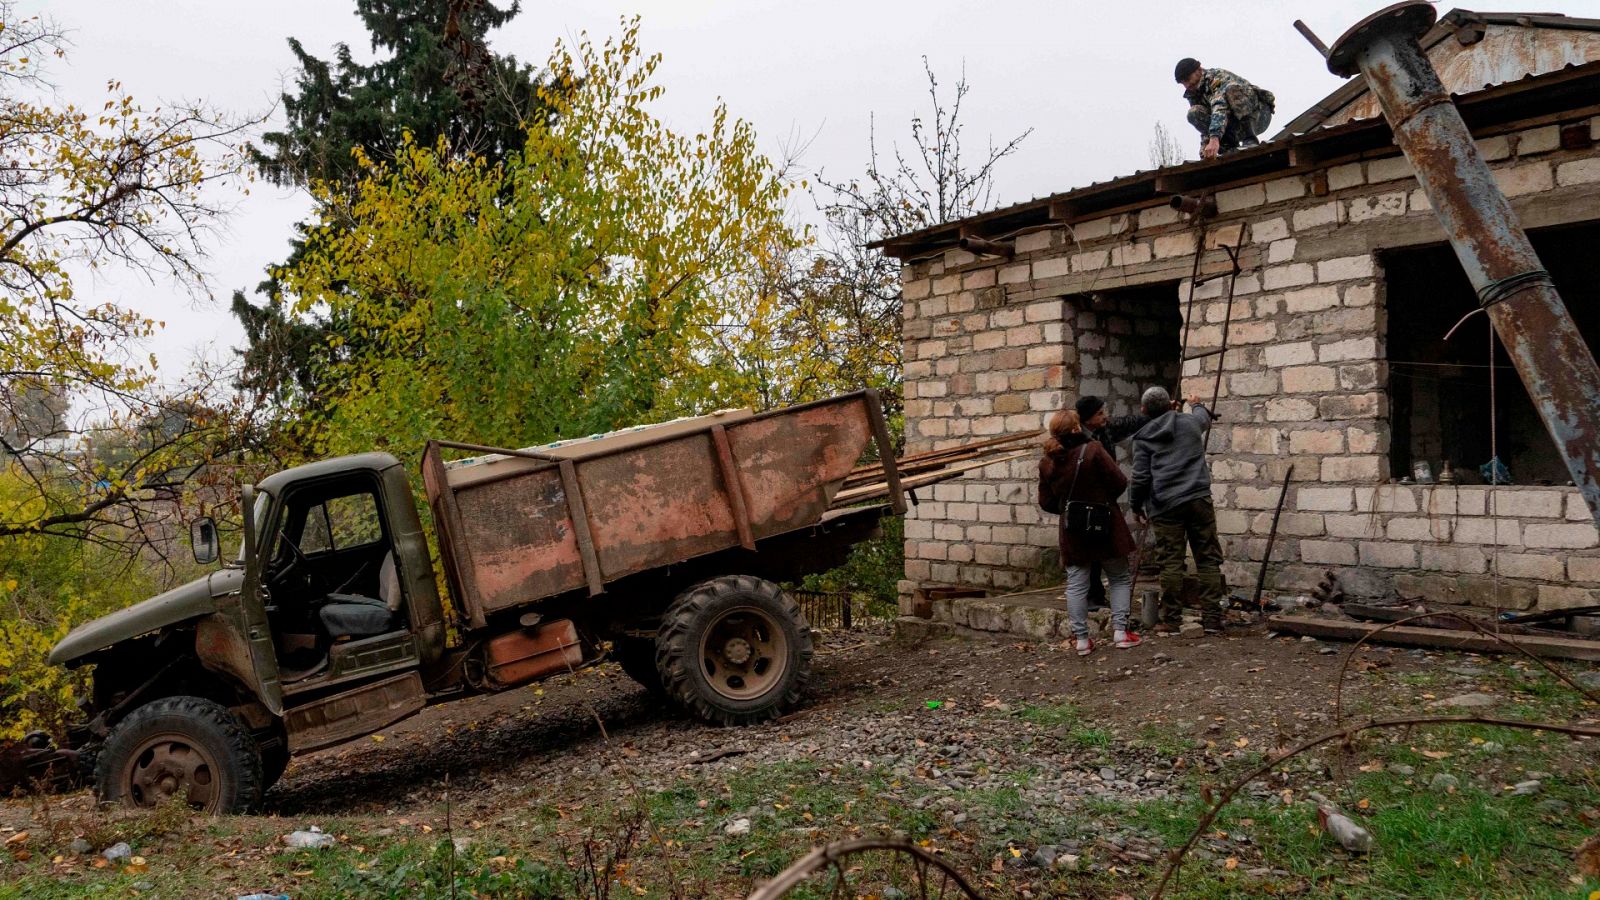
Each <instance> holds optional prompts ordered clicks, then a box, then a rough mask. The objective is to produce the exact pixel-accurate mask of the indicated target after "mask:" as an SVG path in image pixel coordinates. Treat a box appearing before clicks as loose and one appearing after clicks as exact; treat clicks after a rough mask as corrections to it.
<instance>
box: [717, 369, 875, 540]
mask: <svg viewBox="0 0 1600 900" xmlns="http://www.w3.org/2000/svg"><path fill="white" fill-rule="evenodd" d="M871 439H872V425H871V421H870V420H869V418H868V416H867V401H866V399H865V398H864V397H861V396H859V395H857V396H851V397H847V398H842V399H840V400H839V401H838V402H835V403H827V404H822V405H817V406H812V407H809V408H806V409H803V410H800V411H797V412H793V413H786V414H784V415H775V416H767V417H764V418H757V419H751V420H749V421H746V422H740V423H738V424H737V425H733V426H730V427H729V428H728V443H729V445H730V446H731V447H732V449H733V456H734V459H735V460H737V461H738V469H739V478H740V480H741V482H742V483H743V485H744V492H745V498H746V501H747V503H748V505H749V508H750V520H751V523H752V525H751V530H752V531H753V532H754V534H755V536H756V538H757V539H760V538H764V537H771V536H772V535H775V534H782V533H783V532H785V531H792V530H794V529H796V528H802V527H804V526H806V525H810V524H812V523H813V522H816V521H817V520H818V519H819V518H821V517H822V514H823V513H824V512H826V511H827V509H828V505H829V503H830V502H832V500H833V495H834V494H835V493H837V492H838V491H839V488H840V487H841V486H842V485H843V484H844V480H845V477H846V476H848V475H849V474H850V470H851V469H852V468H854V467H855V465H856V463H857V462H859V461H860V460H861V454H862V453H863V452H864V451H865V450H866V448H867V442H868V441H869V440H871Z"/></svg>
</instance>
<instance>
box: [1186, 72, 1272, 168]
mask: <svg viewBox="0 0 1600 900" xmlns="http://www.w3.org/2000/svg"><path fill="white" fill-rule="evenodd" d="M1223 96H1224V97H1225V98H1226V99H1227V101H1228V124H1227V127H1226V128H1224V129H1223V131H1222V137H1221V138H1220V139H1218V141H1217V144H1218V147H1219V150H1220V152H1221V153H1229V152H1232V151H1234V150H1238V149H1239V148H1240V147H1241V146H1245V147H1249V146H1253V145H1255V144H1256V143H1257V142H1258V141H1259V140H1260V137H1261V132H1263V131H1266V130H1267V125H1268V124H1269V123H1271V122H1272V113H1273V106H1274V104H1275V103H1276V98H1274V97H1273V96H1272V94H1271V93H1269V92H1267V91H1261V90H1257V89H1256V88H1253V87H1251V86H1250V85H1247V84H1230V85H1228V86H1227V87H1226V88H1224V89H1223ZM1189 124H1190V125H1193V126H1194V127H1195V130H1197V131H1199V132H1200V138H1201V142H1202V143H1203V142H1204V141H1205V136H1206V132H1207V131H1208V130H1209V129H1210V127H1211V108H1210V107H1209V106H1201V105H1198V104H1196V105H1194V106H1191V107H1189Z"/></svg>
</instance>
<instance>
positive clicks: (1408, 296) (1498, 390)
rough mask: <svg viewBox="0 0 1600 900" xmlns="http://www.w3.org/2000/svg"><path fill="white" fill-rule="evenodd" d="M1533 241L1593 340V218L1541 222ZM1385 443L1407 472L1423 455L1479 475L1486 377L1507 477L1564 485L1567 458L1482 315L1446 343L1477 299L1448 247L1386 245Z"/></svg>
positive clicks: (1435, 467)
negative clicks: (1575, 222) (1388, 434)
mask: <svg viewBox="0 0 1600 900" xmlns="http://www.w3.org/2000/svg"><path fill="white" fill-rule="evenodd" d="M1531 237H1532V239H1533V246H1534V249H1535V250H1537V251H1538V253H1539V258H1540V259H1541V260H1542V261H1543V262H1544V265H1545V268H1546V269H1548V270H1549V271H1550V275H1551V277H1552V278H1554V279H1555V283H1556V288H1557V289H1558V290H1559V291H1560V292H1561V297H1562V299H1563V300H1565V301H1566V305H1567V310H1568V311H1569V312H1570V313H1571V315H1572V318H1573V320H1574V321H1575V322H1576V323H1577V325H1578V330H1579V331H1580V332H1581V333H1582V334H1583V336H1584V339H1585V340H1586V341H1587V342H1588V343H1589V346H1590V347H1591V348H1593V347H1594V346H1595V344H1596V338H1600V223H1587V224H1583V225H1575V226H1568V227H1562V228H1551V229H1544V230H1541V231H1539V232H1537V233H1534V234H1532V235H1531ZM1383 265H1384V269H1385V271H1386V273H1387V280H1388V291H1387V301H1386V304H1387V305H1386V308H1387V311H1388V357H1389V400H1390V407H1389V409H1390V413H1389V416H1390V425H1391V441H1390V450H1389V471H1390V474H1392V475H1393V476H1395V477H1397V478H1398V477H1404V476H1407V475H1410V474H1412V470H1413V465H1414V464H1415V463H1416V462H1418V461H1427V462H1428V464H1429V467H1430V469H1431V471H1432V472H1433V474H1434V475H1435V476H1437V475H1438V474H1439V472H1440V468H1441V466H1442V464H1443V463H1445V462H1448V463H1449V464H1450V467H1451V469H1452V471H1454V472H1455V473H1456V474H1457V476H1458V477H1459V480H1460V481H1461V482H1462V483H1467V484H1474V483H1481V482H1483V481H1484V479H1482V478H1480V477H1479V468H1480V466H1482V465H1483V464H1485V463H1487V462H1488V461H1489V459H1490V457H1491V456H1492V455H1493V452H1492V451H1491V449H1490V425H1491V403H1490V393H1491V391H1490V387H1491V385H1490V375H1491V372H1492V374H1493V376H1494V377H1493V389H1494V390H1493V393H1494V395H1495V401H1494V403H1493V405H1492V411H1493V418H1494V420H1495V421H1496V422H1497V425H1496V430H1497V433H1498V438H1499V451H1500V459H1501V461H1502V462H1503V463H1504V464H1505V465H1506V467H1507V469H1509V470H1510V475H1511V481H1512V483H1514V484H1566V483H1567V481H1568V475H1567V469H1566V466H1565V465H1564V464H1563V463H1562V461H1561V455H1560V453H1559V452H1557V450H1556V447H1555V444H1554V442H1553V441H1551V440H1550V436H1549V434H1548V433H1546V432H1545V430H1544V424H1543V422H1542V421H1541V420H1540V419H1539V414H1538V411H1537V410H1536V409H1535V408H1534V405H1533V401H1532V400H1531V399H1529V397H1528V391H1527V389H1526V388H1524V387H1523V386H1522V381H1521V379H1520V378H1519V377H1518V376H1517V372H1516V369H1514V368H1512V366H1511V360H1510V358H1509V357H1508V356H1507V354H1506V351H1505V348H1504V347H1501V346H1500V345H1499V342H1498V341H1496V342H1495V349H1494V357H1493V363H1492V364H1493V366H1494V368H1493V369H1491V368H1490V365H1491V361H1490V356H1489V339H1490V334H1491V328H1490V326H1489V319H1488V317H1487V316H1485V315H1483V314H1481V313H1480V314H1476V315H1473V316H1472V317H1471V318H1470V319H1468V320H1467V321H1466V322H1465V323H1463V324H1462V325H1461V327H1460V328H1458V329H1457V330H1456V332H1455V334H1454V335H1453V336H1452V337H1451V338H1450V340H1449V341H1448V342H1446V341H1445V340H1444V336H1445V334H1446V333H1447V332H1448V331H1449V330H1450V328H1451V326H1453V325H1455V324H1456V323H1457V322H1458V321H1460V320H1461V318H1462V317H1463V316H1465V315H1467V314H1468V313H1469V312H1471V311H1472V310H1474V309H1476V308H1477V306H1478V300H1477V296H1476V294H1475V293H1474V292H1473V290H1472V286H1471V285H1470V284H1469V283H1468V282H1467V276H1466V274H1465V273H1464V272H1462V270H1461V264H1460V263H1459V262H1458V261H1457V260H1456V257H1455V253H1454V252H1453V251H1451V249H1450V248H1449V247H1448V246H1437V247H1425V248H1421V249H1416V250H1397V251H1390V252H1388V253H1385V254H1384V256H1383Z"/></svg>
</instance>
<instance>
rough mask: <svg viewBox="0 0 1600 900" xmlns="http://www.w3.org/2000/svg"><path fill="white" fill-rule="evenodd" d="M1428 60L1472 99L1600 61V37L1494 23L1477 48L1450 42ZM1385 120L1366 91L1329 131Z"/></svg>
mask: <svg viewBox="0 0 1600 900" xmlns="http://www.w3.org/2000/svg"><path fill="white" fill-rule="evenodd" d="M1427 57H1428V61H1429V62H1430V63H1431V64H1432V66H1433V68H1434V69H1435V70H1436V71H1437V72H1438V74H1439V80H1440V81H1441V82H1442V83H1443V85H1444V88H1445V90H1447V91H1449V92H1450V93H1454V94H1470V93H1472V92H1474V91H1481V90H1483V89H1484V88H1486V87H1491V86H1493V85H1497V84H1506V83H1508V82H1512V81H1520V80H1522V79H1523V78H1525V77H1527V76H1529V75H1542V74H1544V73H1546V72H1557V71H1560V70H1561V69H1564V68H1566V67H1567V66H1580V65H1583V64H1584V63H1590V62H1594V61H1595V60H1600V34H1597V33H1595V32H1590V31H1577V30H1573V29H1556V28H1539V27H1537V26H1531V27H1523V26H1520V25H1499V24H1490V25H1488V26H1487V28H1486V30H1485V32H1484V34H1483V37H1482V39H1481V40H1479V41H1478V42H1477V43H1474V44H1472V45H1470V46H1465V47H1463V46H1462V45H1461V43H1460V42H1459V41H1457V40H1455V39H1453V38H1447V39H1445V40H1442V41H1440V42H1438V43H1437V44H1434V45H1433V46H1431V47H1429V48H1428V49H1427ZM1381 115H1383V107H1382V105H1381V104H1380V103H1379V102H1378V98H1377V96H1376V95H1375V94H1373V93H1372V92H1371V91H1368V92H1366V93H1364V94H1361V95H1360V96H1358V97H1356V98H1355V99H1354V100H1352V101H1351V102H1350V103H1349V104H1348V105H1346V106H1344V107H1343V108H1341V109H1340V110H1339V111H1338V112H1335V113H1333V114H1332V115H1330V116H1328V118H1327V119H1326V120H1325V121H1324V122H1323V123H1322V124H1323V125H1325V126H1333V125H1339V124H1342V123H1344V122H1349V121H1353V120H1355V119H1370V118H1375V117H1377V116H1381Z"/></svg>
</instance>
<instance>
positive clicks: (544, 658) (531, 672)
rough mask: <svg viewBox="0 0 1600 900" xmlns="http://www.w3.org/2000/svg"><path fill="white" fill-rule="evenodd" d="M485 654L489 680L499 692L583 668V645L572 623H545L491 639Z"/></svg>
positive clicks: (568, 621)
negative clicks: (499, 689) (501, 689)
mask: <svg viewBox="0 0 1600 900" xmlns="http://www.w3.org/2000/svg"><path fill="white" fill-rule="evenodd" d="M483 654H484V663H485V672H486V674H487V675H488V680H489V681H490V682H491V684H492V685H493V686H494V687H496V688H509V687H515V686H517V685H519V684H526V683H528V682H530V681H535V680H537V679H540V678H544V677H545V676H548V675H555V674H557V673H560V672H565V671H569V670H576V669H577V668H578V667H579V666H581V665H583V645H582V644H581V643H580V642H579V641H578V629H577V628H576V627H575V626H574V625H573V624H572V620H570V619H557V620H555V621H553V622H541V623H539V624H538V625H533V626H530V627H527V628H519V629H517V630H516V631H512V632H508V633H506V634H502V635H500V636H499V637H495V638H490V639H489V640H488V641H486V642H485V643H484V650H483Z"/></svg>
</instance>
